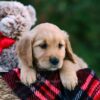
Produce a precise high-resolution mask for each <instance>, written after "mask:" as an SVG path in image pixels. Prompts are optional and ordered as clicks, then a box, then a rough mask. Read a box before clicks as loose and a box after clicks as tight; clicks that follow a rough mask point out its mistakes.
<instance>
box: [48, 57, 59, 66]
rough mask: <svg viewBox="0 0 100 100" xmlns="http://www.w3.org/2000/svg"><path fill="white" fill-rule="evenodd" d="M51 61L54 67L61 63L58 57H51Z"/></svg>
mask: <svg viewBox="0 0 100 100" xmlns="http://www.w3.org/2000/svg"><path fill="white" fill-rule="evenodd" d="M49 61H50V63H51V64H52V65H57V64H58V63H59V59H58V58H56V57H51V58H50V59H49Z"/></svg>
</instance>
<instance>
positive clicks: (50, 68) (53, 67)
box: [37, 64, 61, 71]
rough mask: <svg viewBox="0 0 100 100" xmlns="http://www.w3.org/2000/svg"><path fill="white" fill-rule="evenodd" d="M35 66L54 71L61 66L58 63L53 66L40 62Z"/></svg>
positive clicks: (39, 68) (42, 69)
mask: <svg viewBox="0 0 100 100" xmlns="http://www.w3.org/2000/svg"><path fill="white" fill-rule="evenodd" d="M37 67H38V68H37V69H38V70H41V71H56V70H59V69H60V68H61V66H60V65H55V66H54V65H51V64H50V65H49V66H45V65H44V66H43V65H42V66H41V65H40V64H38V65H37Z"/></svg>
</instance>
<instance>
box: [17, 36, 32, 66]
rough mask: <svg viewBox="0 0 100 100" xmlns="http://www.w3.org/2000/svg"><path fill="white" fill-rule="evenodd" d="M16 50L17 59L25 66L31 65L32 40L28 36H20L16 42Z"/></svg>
mask: <svg viewBox="0 0 100 100" xmlns="http://www.w3.org/2000/svg"><path fill="white" fill-rule="evenodd" d="M16 50H17V55H18V58H19V60H21V62H22V63H23V64H24V65H25V66H27V67H32V41H31V38H30V36H27V35H26V36H24V37H22V38H21V39H20V40H19V41H18V43H17V47H16Z"/></svg>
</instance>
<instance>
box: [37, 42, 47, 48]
mask: <svg viewBox="0 0 100 100" xmlns="http://www.w3.org/2000/svg"><path fill="white" fill-rule="evenodd" d="M39 46H40V47H41V48H42V49H46V48H47V47H48V45H47V44H46V43H44V44H40V45H39Z"/></svg>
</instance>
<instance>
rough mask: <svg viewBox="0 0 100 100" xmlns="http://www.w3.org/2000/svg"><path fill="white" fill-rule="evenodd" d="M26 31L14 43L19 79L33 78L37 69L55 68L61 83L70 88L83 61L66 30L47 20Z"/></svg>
mask: <svg viewBox="0 0 100 100" xmlns="http://www.w3.org/2000/svg"><path fill="white" fill-rule="evenodd" d="M28 34H30V35H27V36H24V37H23V38H22V39H21V40H19V42H18V44H17V54H18V58H19V62H20V67H21V81H22V82H23V83H24V84H28V85H30V84H31V83H33V82H35V81H36V70H37V69H40V70H50V71H55V70H58V69H59V71H60V78H61V81H62V84H63V86H64V87H65V88H67V89H69V90H72V89H74V88H75V86H76V85H77V83H78V79H77V76H76V71H77V70H79V69H80V68H85V67H87V65H86V64H85V62H84V61H83V60H82V59H80V58H79V57H77V56H76V55H75V54H74V53H73V51H72V49H71V45H70V41H69V38H68V34H67V33H66V32H65V31H62V30H61V29H60V28H58V27H57V26H56V25H53V24H50V23H42V24H39V25H37V26H36V27H35V28H34V29H33V30H31V31H30V32H29V33H28Z"/></svg>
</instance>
